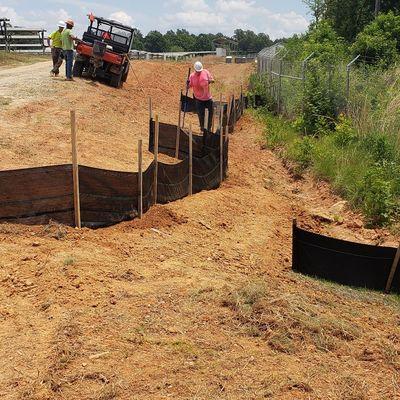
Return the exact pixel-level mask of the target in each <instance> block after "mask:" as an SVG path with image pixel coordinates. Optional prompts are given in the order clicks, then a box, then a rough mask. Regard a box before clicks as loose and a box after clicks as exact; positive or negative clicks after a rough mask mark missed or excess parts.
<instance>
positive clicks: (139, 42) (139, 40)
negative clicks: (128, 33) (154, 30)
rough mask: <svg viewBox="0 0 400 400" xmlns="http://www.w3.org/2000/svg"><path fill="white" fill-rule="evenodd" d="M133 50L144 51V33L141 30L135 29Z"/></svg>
mask: <svg viewBox="0 0 400 400" xmlns="http://www.w3.org/2000/svg"><path fill="white" fill-rule="evenodd" d="M132 49H133V50H143V49H144V39H143V35H142V32H140V31H139V29H135V31H134V33H133V41H132Z"/></svg>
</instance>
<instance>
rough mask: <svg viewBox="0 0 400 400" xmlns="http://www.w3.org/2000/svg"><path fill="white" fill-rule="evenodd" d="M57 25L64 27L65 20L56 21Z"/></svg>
mask: <svg viewBox="0 0 400 400" xmlns="http://www.w3.org/2000/svg"><path fill="white" fill-rule="evenodd" d="M57 26H58V27H59V28H65V22H64V21H58V24H57Z"/></svg>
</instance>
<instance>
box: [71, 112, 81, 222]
mask: <svg viewBox="0 0 400 400" xmlns="http://www.w3.org/2000/svg"><path fill="white" fill-rule="evenodd" d="M71 143H72V177H73V184H74V214H75V226H76V227H77V228H79V229H80V228H81V227H82V225H81V203H80V196H79V166H78V150H77V146H76V117H75V110H71Z"/></svg>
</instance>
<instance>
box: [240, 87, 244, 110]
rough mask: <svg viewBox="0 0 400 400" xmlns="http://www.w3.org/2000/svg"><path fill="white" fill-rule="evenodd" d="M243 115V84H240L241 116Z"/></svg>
mask: <svg viewBox="0 0 400 400" xmlns="http://www.w3.org/2000/svg"><path fill="white" fill-rule="evenodd" d="M242 115H243V85H241V86H240V116H242Z"/></svg>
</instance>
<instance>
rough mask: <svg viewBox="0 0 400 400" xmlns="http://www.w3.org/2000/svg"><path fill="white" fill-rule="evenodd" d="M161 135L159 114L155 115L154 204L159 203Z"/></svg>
mask: <svg viewBox="0 0 400 400" xmlns="http://www.w3.org/2000/svg"><path fill="white" fill-rule="evenodd" d="M159 135H160V123H159V121H158V115H156V117H155V130H154V182H153V193H154V204H157V194H158V190H157V185H158V138H159Z"/></svg>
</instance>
